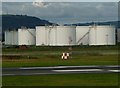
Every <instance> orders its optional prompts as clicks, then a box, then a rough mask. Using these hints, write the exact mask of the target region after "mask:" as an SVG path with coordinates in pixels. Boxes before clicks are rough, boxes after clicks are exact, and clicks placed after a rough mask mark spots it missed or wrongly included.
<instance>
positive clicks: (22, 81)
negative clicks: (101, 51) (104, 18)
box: [2, 74, 118, 86]
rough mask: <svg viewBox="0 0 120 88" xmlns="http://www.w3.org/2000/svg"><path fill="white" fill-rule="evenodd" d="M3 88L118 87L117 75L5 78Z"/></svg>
mask: <svg viewBox="0 0 120 88" xmlns="http://www.w3.org/2000/svg"><path fill="white" fill-rule="evenodd" d="M2 82H3V86H117V85H118V75H117V74H64V75H62V74H61V75H39V76H3V80H2Z"/></svg>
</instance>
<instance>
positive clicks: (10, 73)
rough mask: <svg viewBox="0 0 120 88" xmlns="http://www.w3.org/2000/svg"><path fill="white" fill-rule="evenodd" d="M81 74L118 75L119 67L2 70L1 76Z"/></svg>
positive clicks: (57, 67)
mask: <svg viewBox="0 0 120 88" xmlns="http://www.w3.org/2000/svg"><path fill="white" fill-rule="evenodd" d="M81 73H120V66H118V65H113V66H55V67H21V68H2V76H15V75H41V74H81Z"/></svg>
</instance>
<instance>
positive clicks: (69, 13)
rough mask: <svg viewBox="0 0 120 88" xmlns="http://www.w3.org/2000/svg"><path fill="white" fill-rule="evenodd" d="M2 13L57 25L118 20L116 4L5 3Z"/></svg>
mask: <svg viewBox="0 0 120 88" xmlns="http://www.w3.org/2000/svg"><path fill="white" fill-rule="evenodd" d="M2 7H3V13H4V14H6V13H9V14H23V15H30V16H36V17H39V18H41V19H46V20H49V21H50V22H55V23H59V24H64V23H81V22H91V21H114V20H118V3H117V2H76V3H73V2H71V3H47V2H46V3H44V4H43V6H34V5H33V4H32V3H30V2H27V3H25V2H23V3H22V2H17V3H15V2H11V3H10V2H6V3H3V4H2Z"/></svg>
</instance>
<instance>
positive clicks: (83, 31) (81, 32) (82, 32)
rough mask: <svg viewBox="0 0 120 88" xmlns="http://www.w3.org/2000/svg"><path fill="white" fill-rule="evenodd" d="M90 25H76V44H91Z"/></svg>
mask: <svg viewBox="0 0 120 88" xmlns="http://www.w3.org/2000/svg"><path fill="white" fill-rule="evenodd" d="M89 30H90V28H89V26H77V27H76V44H77V45H88V44H89Z"/></svg>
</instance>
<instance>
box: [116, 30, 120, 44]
mask: <svg viewBox="0 0 120 88" xmlns="http://www.w3.org/2000/svg"><path fill="white" fill-rule="evenodd" d="M117 42H120V29H117Z"/></svg>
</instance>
